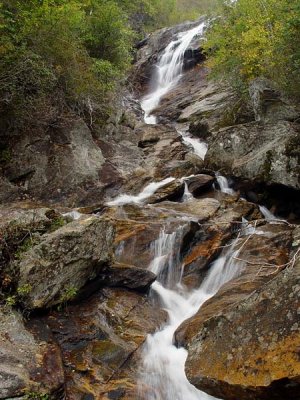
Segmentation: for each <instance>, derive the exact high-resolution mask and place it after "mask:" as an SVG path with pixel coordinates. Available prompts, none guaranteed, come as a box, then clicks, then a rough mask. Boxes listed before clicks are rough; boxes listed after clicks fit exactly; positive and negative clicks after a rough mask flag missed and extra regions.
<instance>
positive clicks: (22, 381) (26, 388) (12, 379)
mask: <svg viewBox="0 0 300 400" xmlns="http://www.w3.org/2000/svg"><path fill="white" fill-rule="evenodd" d="M41 331H42V332H41ZM63 385H64V371H63V365H62V360H61V355H60V350H59V348H58V346H57V344H56V343H55V341H54V339H53V337H52V335H51V332H50V331H49V329H48V328H47V327H46V326H44V327H42V328H41V324H37V325H36V326H31V328H27V327H26V326H25V324H24V321H23V318H22V316H21V315H20V314H18V312H17V311H13V310H12V309H10V308H9V307H6V308H4V307H2V308H1V309H0V398H1V399H6V398H15V397H18V396H20V397H21V396H24V395H26V394H27V395H28V394H29V393H38V394H39V395H40V396H42V395H45V396H51V394H54V393H56V394H57V393H58V392H63Z"/></svg>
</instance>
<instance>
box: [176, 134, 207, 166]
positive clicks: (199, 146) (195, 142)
mask: <svg viewBox="0 0 300 400" xmlns="http://www.w3.org/2000/svg"><path fill="white" fill-rule="evenodd" d="M182 138H183V141H184V142H185V143H187V144H190V145H191V146H192V147H193V149H194V152H195V154H196V155H197V156H198V157H200V158H201V160H204V157H205V154H206V153H207V149H208V146H207V144H206V143H205V142H201V141H200V140H199V139H197V138H193V137H191V136H188V135H186V136H182Z"/></svg>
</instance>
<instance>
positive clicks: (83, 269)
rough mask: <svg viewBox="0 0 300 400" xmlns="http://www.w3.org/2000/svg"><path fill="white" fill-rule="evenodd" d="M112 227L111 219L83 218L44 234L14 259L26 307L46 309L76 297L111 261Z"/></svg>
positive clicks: (19, 286)
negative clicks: (18, 257)
mask: <svg viewBox="0 0 300 400" xmlns="http://www.w3.org/2000/svg"><path fill="white" fill-rule="evenodd" d="M113 237H114V229H113V226H112V224H111V223H110V221H108V220H105V219H102V218H99V217H86V218H84V219H80V220H77V221H74V222H71V223H69V224H68V225H66V226H64V227H62V228H60V229H58V230H56V231H55V232H53V233H51V234H49V235H47V236H45V237H43V239H42V240H41V242H40V243H39V244H38V245H36V246H33V247H32V248H31V249H29V250H28V251H26V252H25V253H24V254H23V255H22V257H21V259H20V261H19V262H17V261H16V262H15V270H16V271H17V275H18V276H19V279H18V282H17V283H18V288H19V290H20V288H22V287H28V288H30V289H29V290H28V291H26V293H24V295H23V297H22V302H23V304H24V305H25V306H26V307H27V308H29V309H34V308H48V307H51V306H53V305H55V304H59V303H62V302H66V301H68V300H71V299H73V298H74V297H76V295H77V294H78V292H79V291H80V289H81V288H82V287H83V286H84V285H85V284H86V283H87V282H88V281H90V280H92V279H95V278H97V276H98V275H99V274H100V273H101V269H102V267H103V265H105V264H107V263H108V262H109V261H110V257H111V253H112V250H113V247H112V244H113Z"/></svg>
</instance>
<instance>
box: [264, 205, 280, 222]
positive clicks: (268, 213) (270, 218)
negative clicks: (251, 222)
mask: <svg viewBox="0 0 300 400" xmlns="http://www.w3.org/2000/svg"><path fill="white" fill-rule="evenodd" d="M259 209H260V212H261V213H262V215H263V216H264V217H265V219H266V221H268V222H272V221H273V222H274V221H278V218H277V217H275V215H274V214H272V213H271V211H270V210H268V209H267V207H265V206H259Z"/></svg>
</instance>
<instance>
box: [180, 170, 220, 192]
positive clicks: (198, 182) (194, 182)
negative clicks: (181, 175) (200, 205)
mask: <svg viewBox="0 0 300 400" xmlns="http://www.w3.org/2000/svg"><path fill="white" fill-rule="evenodd" d="M214 180H215V178H214V177H212V176H210V175H204V174H201V175H195V176H193V177H191V178H188V179H185V182H186V183H187V186H188V189H189V191H190V192H191V193H192V194H193V196H194V197H197V196H199V195H201V194H203V193H204V192H206V191H207V190H209V189H210V188H211V187H212V185H213V183H214Z"/></svg>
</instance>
